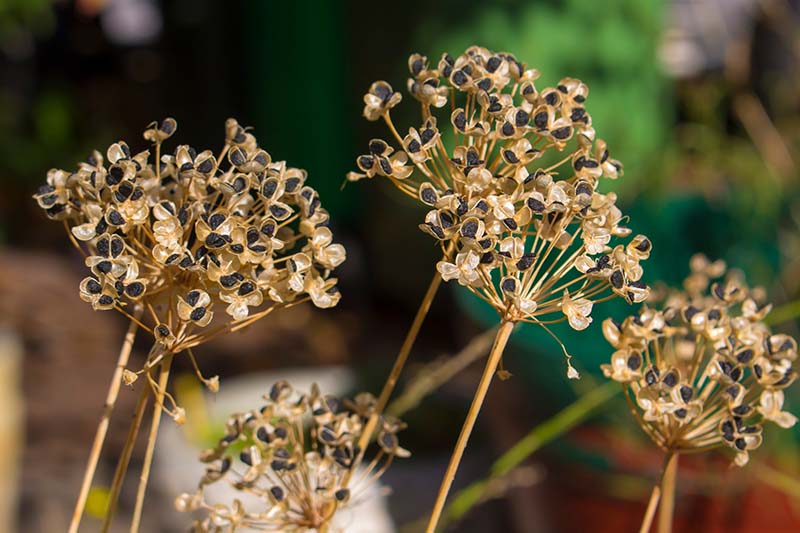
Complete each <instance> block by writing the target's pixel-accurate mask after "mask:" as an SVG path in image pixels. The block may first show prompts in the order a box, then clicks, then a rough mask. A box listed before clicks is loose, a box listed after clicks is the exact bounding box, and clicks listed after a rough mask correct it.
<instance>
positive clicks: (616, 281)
mask: <svg viewBox="0 0 800 533" xmlns="http://www.w3.org/2000/svg"><path fill="white" fill-rule="evenodd" d="M610 280H611V285H612V286H613V287H614V288H615V289H620V288H622V282H623V280H624V278H623V277H622V271H620V270H615V271H614V273H613V274H611V278H610Z"/></svg>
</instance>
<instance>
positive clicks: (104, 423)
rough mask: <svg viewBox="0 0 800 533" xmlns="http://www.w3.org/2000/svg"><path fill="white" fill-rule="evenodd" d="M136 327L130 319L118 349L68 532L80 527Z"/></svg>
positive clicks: (138, 312) (73, 532) (134, 322)
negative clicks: (117, 355)
mask: <svg viewBox="0 0 800 533" xmlns="http://www.w3.org/2000/svg"><path fill="white" fill-rule="evenodd" d="M141 313H142V310H141V309H137V310H136V311H135V314H136V315H137V317H138V316H139V315H141ZM138 327H139V326H138V325H137V323H136V321H134V320H131V323H130V325H129V326H128V332H127V333H126V334H125V340H124V342H123V343H122V348H121V349H120V351H119V357H118V358H117V366H116V368H115V369H114V375H113V376H112V377H111V384H110V385H109V386H108V394H107V395H106V403H105V405H104V406H103V414H102V415H101V416H100V423H99V424H98V425H97V432H96V433H95V435H94V442H93V443H92V450H91V452H90V454H89V461H88V463H87V464H86V470H85V471H84V474H83V482H82V483H81V489H80V493H79V494H78V502H77V503H76V504H75V510H74V511H73V513H72V521H71V522H70V524H69V530H68V531H69V533H77V531H78V527H80V524H81V518H82V517H83V510H84V509H85V508H86V500H87V498H88V497H89V490H90V489H91V487H92V480H93V479H94V474H95V470H97V463H98V462H99V460H100V452H101V451H102V450H103V443H104V442H105V440H106V434H107V433H108V424H109V421H110V420H111V413H112V412H113V411H114V405H115V404H116V403H117V397H118V396H119V388H120V385H121V383H122V371H123V370H124V369H125V366H126V365H127V364H128V359H129V358H130V355H131V350H132V349H133V341H134V339H135V338H136V330H137V329H138Z"/></svg>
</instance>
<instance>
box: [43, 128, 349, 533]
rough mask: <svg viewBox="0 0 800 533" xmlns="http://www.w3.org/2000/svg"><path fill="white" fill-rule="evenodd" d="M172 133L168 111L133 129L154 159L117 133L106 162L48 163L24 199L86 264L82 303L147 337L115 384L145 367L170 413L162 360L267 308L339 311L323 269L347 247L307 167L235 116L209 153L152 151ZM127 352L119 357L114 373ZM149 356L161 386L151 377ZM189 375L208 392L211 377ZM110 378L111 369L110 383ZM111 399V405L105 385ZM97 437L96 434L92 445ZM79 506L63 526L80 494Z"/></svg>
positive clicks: (174, 411) (95, 157)
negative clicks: (274, 152) (52, 166)
mask: <svg viewBox="0 0 800 533" xmlns="http://www.w3.org/2000/svg"><path fill="white" fill-rule="evenodd" d="M176 130H177V123H176V122H175V120H174V119H171V118H168V119H166V120H164V121H162V122H161V123H160V124H159V123H155V122H154V123H152V124H151V125H150V126H149V127H148V129H147V130H146V131H145V132H144V138H145V139H146V140H147V141H150V142H151V143H152V145H153V150H154V152H155V158H154V159H151V157H150V155H151V153H150V150H145V151H142V152H139V153H135V154H134V153H133V152H132V151H131V149H130V148H129V147H128V145H127V144H126V143H125V142H123V141H120V142H117V143H114V144H112V145H111V146H110V147H109V148H108V150H107V152H106V157H105V158H104V157H103V156H102V155H101V154H100V153H99V152H97V151H95V152H94V153H93V154H92V155H91V156H90V157H89V158H88V160H87V161H85V162H83V163H81V164H80V166H79V167H78V169H77V170H75V171H73V172H68V171H64V170H51V171H50V172H49V173H48V175H47V183H46V184H45V185H43V186H42V187H41V188H40V189H39V190H38V192H37V193H36V195H35V196H34V198H35V199H36V201H37V202H38V204H39V205H40V206H41V207H42V208H43V209H44V210H45V212H46V213H47V215H48V216H49V217H50V218H52V219H55V220H60V221H62V222H63V224H64V226H65V228H66V229H67V231H68V234H69V236H70V239H71V240H72V242H73V244H74V245H75V246H76V247H77V248H78V250H80V251H81V253H82V254H83V255H84V256H85V258H86V266H87V267H88V268H89V270H90V271H91V273H90V275H89V276H87V277H86V278H85V279H84V280H83V281H82V282H81V283H80V296H81V298H82V299H83V300H85V301H86V302H89V303H91V305H92V306H93V307H94V308H95V309H97V310H107V309H116V310H118V311H120V312H121V313H123V314H125V315H126V316H128V317H129V318H130V319H131V321H132V322H133V323H134V324H136V325H138V326H139V327H141V328H143V329H145V330H147V331H148V332H149V333H151V334H152V335H153V339H154V345H153V349H152V350H151V351H150V354H149V356H148V359H147V361H146V363H145V365H144V367H143V368H142V369H141V370H139V371H138V372H132V371H130V370H126V371H125V372H124V375H123V377H124V379H125V381H126V382H127V383H132V382H133V381H134V380H135V379H136V378H137V376H138V375H140V374H145V375H146V377H147V380H148V384H149V386H150V387H151V388H152V390H153V393H154V394H155V396H156V398H157V401H156V404H157V405H159V406H166V405H167V404H165V403H164V402H163V400H164V399H165V398H166V399H167V400H168V401H169V403H170V404H171V405H172V407H171V408H167V407H165V409H166V410H167V411H168V413H169V414H170V415H172V416H173V417H174V418H175V419H176V420H178V421H181V420H182V418H183V411H182V409H180V408H179V407H177V406H175V405H174V402H172V400H171V397H170V396H169V394H167V393H166V391H165V390H164V389H165V387H166V375H168V374H166V373H167V372H168V369H169V364H170V361H171V358H172V356H173V355H175V354H177V353H179V352H182V351H187V353H188V355H189V356H190V358H191V359H192V362H193V363H194V356H193V354H192V352H191V348H192V347H195V346H197V345H199V344H201V343H203V342H205V341H207V340H209V339H211V338H213V337H215V336H218V335H222V334H225V333H227V332H230V331H234V330H238V329H241V328H243V327H246V326H247V325H249V324H252V323H253V322H255V321H256V320H258V319H259V318H262V317H264V316H266V315H267V314H269V313H271V312H273V311H275V310H276V309H280V308H285V307H289V306H292V305H296V304H298V303H302V302H306V301H311V302H313V303H314V304H315V305H316V306H317V307H321V308H326V307H332V306H334V305H336V303H337V302H338V301H339V298H340V295H339V292H338V289H337V287H336V278H333V277H331V272H332V270H333V269H334V268H335V267H337V266H338V265H339V264H341V263H342V262H343V261H344V260H345V250H344V248H343V247H342V246H341V245H340V244H334V243H333V235H332V233H331V231H330V229H329V228H328V218H329V217H328V212H327V211H326V210H325V209H323V208H322V207H321V205H320V199H319V195H318V194H317V192H316V191H315V190H314V189H313V188H311V187H310V186H308V185H307V184H306V177H307V176H306V172H305V171H303V170H300V169H296V168H291V167H287V166H286V164H285V162H282V161H281V162H275V161H273V160H272V158H271V157H270V155H269V154H268V153H267V152H266V151H265V150H263V149H262V148H261V147H259V145H258V142H257V141H256V138H255V137H254V136H253V135H252V134H251V133H250V132H248V131H247V130H246V129H245V128H243V127H241V126H240V125H239V124H238V123H237V122H236V121H235V120H233V119H229V120H228V121H227V122H226V124H225V143H224V145H223V147H222V149H221V151H220V153H219V154H218V155H216V156H215V155H214V154H213V153H212V152H211V150H204V151H199V152H198V151H197V150H195V149H194V148H192V147H191V146H188V145H179V146H177V147H176V148H175V149H174V150H173V151H172V152H171V153H163V152H162V143H163V142H164V141H165V140H167V139H168V138H170V137H171V136H172V135H173V134H174V133H175V131H176ZM134 331H135V329H134ZM129 337H130V342H132V341H133V338H132V335H129ZM123 351H125V350H123ZM127 351H128V353H129V348H128V350H127ZM127 360H128V357H127V355H125V357H124V358H123V357H121V358H120V365H119V366H120V368H121V367H124V366H125V365H126V364H127ZM159 363H161V364H162V365H163V366H162V374H166V375H164V376H163V377H164V379H163V381H164V383H163V384H162V383H158V384H157V383H156V382H155V380H154V378H153V377H152V376H151V371H152V369H153V368H154V367H155V366H157V365H158V364H159ZM195 368H196V363H195ZM197 373H198V376H199V377H200V379H202V380H203V382H204V383H205V384H206V385H207V386H208V387H209V388H211V389H212V390H216V388H217V386H218V380H217V378H216V377H213V378H210V379H206V378H204V377H202V375H201V374H200V372H199V370H198V371H197ZM118 382H119V376H118V375H115V378H114V382H112V389H114V387H118ZM111 396H113V398H111ZM110 398H111V401H110V402H109V403H110V405H113V399H115V398H116V392H114V394H113V395H112V394H110ZM107 414H108V415H110V412H109V413H107ZM101 426H102V424H101ZM154 430H157V424H156V423H154ZM154 430H151V431H154ZM101 433H102V435H101ZM104 435H105V434H104V430H103V431H99V432H98V439H99V440H98V439H96V441H95V445H96V447H98V446H101V445H102V440H103V437H104ZM98 453H99V449H98ZM145 468H146V469H148V468H149V462H148V461H146V462H145ZM90 470H91V472H87V474H88V477H87V480H85V481H86V483H85V484H84V487H85V489H86V490H87V491H88V487H89V485H88V483H90V481H91V474H93V467H91V468H90ZM142 495H143V493H142ZM81 500H85V494H83V492H82V496H81ZM78 507H79V509H78V510H76V512H77V516H76V518H75V519H74V520H73V528H72V530H76V529H77V522H78V521H79V520H80V510H82V507H83V503H82V502H81V501H79V505H78ZM112 507H113V505H112ZM137 516H138V513H137V514H135V516H134V520H135V521H137V520H138V518H137Z"/></svg>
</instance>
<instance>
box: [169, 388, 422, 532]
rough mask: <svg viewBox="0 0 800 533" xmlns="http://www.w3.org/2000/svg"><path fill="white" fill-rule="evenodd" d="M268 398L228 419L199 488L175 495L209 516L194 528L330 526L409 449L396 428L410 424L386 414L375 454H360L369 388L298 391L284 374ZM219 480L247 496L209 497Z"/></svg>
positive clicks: (184, 506) (370, 402) (183, 506)
mask: <svg viewBox="0 0 800 533" xmlns="http://www.w3.org/2000/svg"><path fill="white" fill-rule="evenodd" d="M264 399H265V400H266V403H265V405H263V406H262V407H261V408H260V409H256V410H253V411H250V412H248V413H243V414H236V415H234V416H232V417H231V418H230V419H229V420H228V422H227V424H226V431H225V436H224V437H223V438H222V439H220V441H219V443H218V444H217V446H216V447H215V448H213V449H210V450H207V451H205V452H203V454H202V457H201V460H202V461H203V462H204V463H206V464H207V465H208V466H207V468H206V473H205V475H204V476H203V478H202V479H201V480H200V483H199V485H198V489H197V491H196V492H194V493H192V494H183V495H181V496H180V497H179V498H178V499H177V501H176V506H177V507H178V509H179V510H181V511H196V510H199V511H200V512H202V513H204V514H205V515H206V516H205V517H204V518H202V519H200V520H199V521H197V522H195V524H194V531H198V532H200V531H202V532H220V533H222V532H233V531H238V530H240V528H241V529H242V530H250V529H253V530H258V531H282V532H305V531H308V530H314V531H328V530H329V528H330V526H331V521H332V519H333V517H334V514H335V513H336V512H337V511H338V510H340V509H342V508H343V507H345V506H347V505H348V503H349V502H352V501H356V500H358V498H359V497H360V496H361V493H362V491H363V490H364V489H365V488H366V487H367V486H369V484H371V483H373V482H374V481H376V480H377V479H378V478H379V477H380V476H381V475H382V474H383V472H384V471H385V470H386V469H387V468H388V467H389V465H390V464H391V462H392V460H393V459H394V458H395V457H408V456H409V455H410V454H409V452H408V451H407V450H405V449H403V448H401V447H400V445H399V444H398V439H397V435H396V434H397V432H398V431H400V430H401V429H403V428H404V427H405V425H404V424H403V423H402V422H400V421H399V420H397V419H395V418H390V417H382V418H381V421H380V424H379V427H378V429H377V431H376V435H375V437H376V440H375V443H374V444H372V445H371V446H370V450H367V451H368V452H371V453H368V454H367V455H366V456H365V455H363V454H360V453H359V451H360V450H359V448H358V441H359V439H360V438H361V436H362V432H363V431H364V430H365V423H366V421H367V419H368V418H369V417H370V415H371V414H372V413H373V411H374V407H375V398H374V397H373V396H372V395H370V394H366V393H362V394H359V395H358V396H356V398H355V399H354V400H352V401H350V400H341V399H339V398H337V397H334V396H330V395H322V394H321V393H320V391H319V389H318V388H317V387H316V385H315V386H313V387H312V389H311V392H310V393H309V394H299V393H296V392H295V391H294V390H293V389H292V388H291V386H290V385H289V384H288V383H286V382H285V381H281V382H278V383H276V384H275V385H273V387H272V388H271V389H270V391H269V394H267V395H265V396H264ZM370 437H372V435H370ZM362 459H363V460H364V461H365V462H366V461H369V464H362ZM216 483H227V484H228V485H230V487H232V488H233V489H234V491H236V492H239V493H241V494H242V495H244V494H247V495H248V498H249V501H247V499H239V498H236V499H234V500H233V501H230V502H219V501H209V499H210V498H209V496H208V494H207V493H206V489H207V488H208V487H209V486H211V485H214V484H216ZM217 494H218V493H217ZM254 502H255V503H254Z"/></svg>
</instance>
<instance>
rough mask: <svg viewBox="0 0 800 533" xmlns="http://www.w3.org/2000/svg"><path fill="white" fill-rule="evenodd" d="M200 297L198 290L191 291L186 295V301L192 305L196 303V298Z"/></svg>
mask: <svg viewBox="0 0 800 533" xmlns="http://www.w3.org/2000/svg"><path fill="white" fill-rule="evenodd" d="M199 299H200V291H191V292H190V293H189V294H187V295H186V303H187V304H189V305H191V306H192V307H194V306H195V304H197V300H199Z"/></svg>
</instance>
